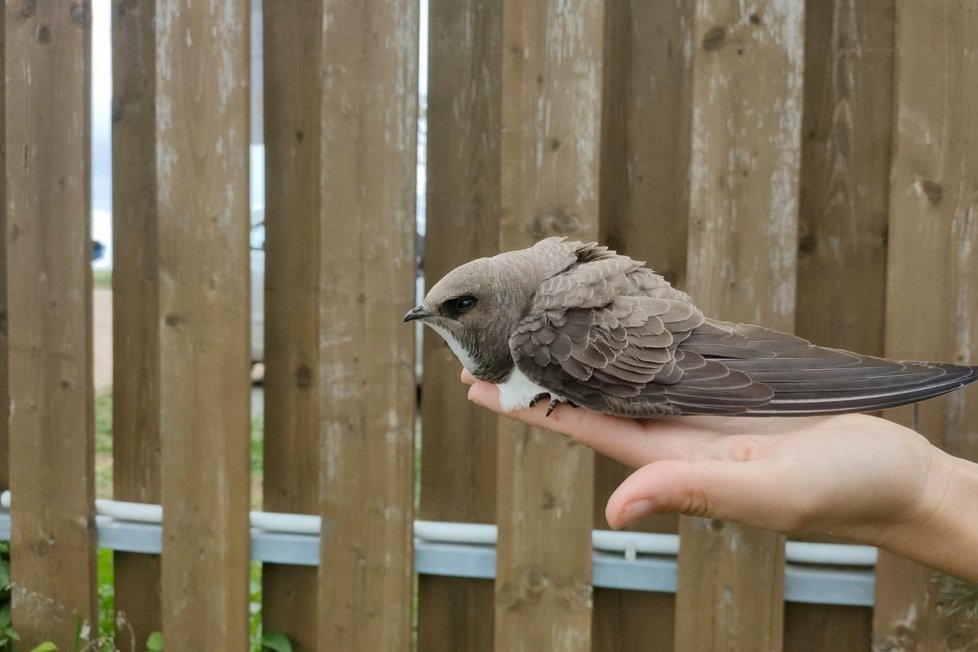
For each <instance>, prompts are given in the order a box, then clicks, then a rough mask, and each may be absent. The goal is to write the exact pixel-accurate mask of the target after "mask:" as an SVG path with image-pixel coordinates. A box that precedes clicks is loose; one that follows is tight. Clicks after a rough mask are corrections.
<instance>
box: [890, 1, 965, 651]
mask: <svg viewBox="0 0 978 652" xmlns="http://www.w3.org/2000/svg"><path fill="white" fill-rule="evenodd" d="M896 24H897V33H896V52H897V55H896V56H897V59H896V77H895V84H896V109H895V110H896V128H895V133H894V157H893V168H892V173H891V176H890V181H891V187H890V258H889V263H890V264H889V272H888V289H889V291H888V294H887V330H886V353H887V355H889V356H891V357H897V358H922V359H933V360H948V361H952V362H958V363H962V364H978V363H976V360H978V286H976V280H978V253H976V252H978V150H976V149H975V147H974V139H975V138H976V137H978V114H976V113H975V111H974V107H975V105H976V103H978V46H976V43H975V39H974V36H973V35H974V33H975V31H976V30H978V2H975V1H974V0H942V1H941V2H935V3H928V4H926V5H922V4H921V3H915V2H907V1H905V0H900V1H898V2H897V20H896ZM935 44H938V45H935ZM893 417H894V418H896V419H898V420H901V421H903V422H904V423H907V424H908V425H909V423H910V419H909V411H908V410H901V411H894V414H893ZM916 425H917V430H918V431H919V432H920V433H921V434H923V435H925V436H927V437H928V438H929V439H931V441H933V442H935V443H936V444H938V445H942V446H943V447H944V448H946V449H947V450H948V451H949V452H951V453H953V454H955V455H959V456H962V457H966V458H968V459H972V460H974V459H978V389H976V388H974V387H970V388H968V389H967V390H965V391H961V392H956V393H954V394H952V395H950V396H948V397H946V398H942V399H938V400H934V401H928V402H926V403H923V404H921V405H920V407H919V408H918V414H917V424H916ZM932 578H933V572H932V571H930V570H929V569H925V568H923V567H921V566H919V565H917V564H914V563H911V562H909V561H907V560H904V559H900V558H898V557H895V556H893V555H883V556H882V557H881V559H880V562H879V564H878V565H877V583H876V611H875V614H874V623H873V625H874V638H875V641H874V642H875V645H877V646H878V647H881V648H882V647H886V646H887V645H889V644H891V643H894V642H896V643H897V644H900V643H902V642H903V641H906V640H912V641H914V643H915V644H916V646H917V647H918V649H927V650H945V649H962V647H965V646H966V641H969V640H970V641H974V640H975V632H974V628H973V624H972V625H971V626H970V627H971V628H970V629H966V628H964V627H962V623H961V622H959V621H951V620H944V619H942V618H941V617H940V616H939V615H938V614H937V612H936V602H937V601H936V599H935V598H936V590H937V587H936V585H935V584H933V583H932V582H931V579H932ZM964 625H967V623H964Z"/></svg>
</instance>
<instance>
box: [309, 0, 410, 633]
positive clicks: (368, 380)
mask: <svg viewBox="0 0 978 652" xmlns="http://www.w3.org/2000/svg"><path fill="white" fill-rule="evenodd" d="M323 10H324V17H323V29H324V30H325V31H324V33H323V36H322V42H323V48H324V50H323V59H322V72H323V97H322V114H321V120H322V122H321V129H322V131H321V146H320V147H321V157H322V169H321V173H320V174H321V186H320V193H321V197H322V213H321V215H320V219H321V220H322V222H321V224H322V225H323V227H322V229H321V232H320V239H319V246H320V256H321V258H320V261H321V264H320V269H321V271H320V276H319V280H320V299H319V300H320V302H321V306H322V308H321V311H320V335H319V337H320V339H319V370H318V372H317V373H318V375H319V378H320V384H319V398H320V406H321V409H322V410H323V413H322V416H323V418H322V419H321V424H322V425H321V428H322V429H323V430H322V431H321V432H320V437H321V440H320V441H321V457H320V473H321V475H320V487H319V488H320V513H321V514H322V517H323V536H322V550H321V559H322V563H321V566H320V575H319V607H318V621H319V632H318V635H319V649H320V650H405V649H409V647H410V645H411V612H412V589H413V573H412V563H413V559H412V523H413V518H414V514H413V497H414V424H415V401H416V395H417V394H416V389H415V382H414V331H413V329H412V328H410V327H408V326H405V325H404V324H403V323H401V318H402V317H403V316H404V314H405V312H407V311H408V310H409V309H410V308H411V307H413V305H414V285H415V283H414V279H415V270H416V263H415V247H414V242H415V198H416V179H415V177H416V172H417V168H416V163H417V153H416V141H417V83H418V80H417V60H418V13H417V12H418V7H417V3H416V2H411V1H409V0H395V1H394V2H389V1H388V2H383V1H381V0H368V1H366V2H360V3H351V2H347V1H346V0H328V1H327V2H325V4H324V9H323Z"/></svg>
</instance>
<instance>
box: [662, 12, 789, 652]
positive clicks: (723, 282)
mask: <svg viewBox="0 0 978 652" xmlns="http://www.w3.org/2000/svg"><path fill="white" fill-rule="evenodd" d="M693 47H694V54H693V90H692V102H693V140H692V160H691V164H690V211H689V213H690V225H689V228H690V232H689V259H688V274H689V287H688V290H689V292H690V293H691V294H692V296H693V298H694V299H695V300H696V301H697V303H698V305H699V306H700V307H702V308H703V310H704V312H705V313H706V314H708V315H711V316H715V317H718V318H722V319H726V320H730V321H742V322H751V323H759V324H762V325H765V326H769V327H772V328H777V329H781V330H791V329H792V328H793V326H794V309H795V272H796V258H797V256H796V252H797V225H798V175H799V168H800V163H801V147H800V136H801V133H800V132H801V110H802V100H803V98H802V78H803V72H804V69H803V67H804V61H803V59H804V57H803V48H804V4H803V3H802V2H800V1H798V0H770V1H768V2H758V3H754V4H753V5H752V6H751V7H750V8H749V9H748V8H746V7H743V6H742V5H741V6H734V5H732V4H730V3H723V2H713V1H706V2H700V3H697V5H696V12H695V17H694V21H693ZM680 535H681V537H682V546H681V548H680V553H679V578H678V582H679V585H678V592H677V598H676V601H677V605H676V609H677V618H676V646H677V649H681V650H736V649H745V650H754V649H756V650H778V649H780V648H781V645H782V636H783V599H784V598H783V594H784V539H783V537H781V536H779V535H776V534H774V533H770V532H763V531H760V530H756V529H753V528H748V527H745V526H741V525H735V524H729V523H721V522H718V521H710V520H704V519H689V518H684V519H681V522H680Z"/></svg>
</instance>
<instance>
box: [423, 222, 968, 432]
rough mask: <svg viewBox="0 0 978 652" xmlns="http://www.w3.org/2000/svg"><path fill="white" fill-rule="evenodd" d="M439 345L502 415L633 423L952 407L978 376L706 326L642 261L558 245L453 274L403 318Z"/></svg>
mask: <svg viewBox="0 0 978 652" xmlns="http://www.w3.org/2000/svg"><path fill="white" fill-rule="evenodd" d="M415 319H419V320H421V321H422V322H423V323H425V324H426V325H428V326H430V327H431V328H433V329H434V330H435V331H436V332H437V333H438V334H439V335H441V336H442V337H443V338H444V339H445V341H446V342H448V345H449V346H450V347H451V349H452V351H453V352H454V353H455V355H456V356H457V357H458V359H459V360H460V361H461V363H462V365H463V366H464V367H465V368H466V369H467V370H468V371H469V372H470V373H471V374H472V375H473V376H475V377H476V378H478V379H480V380H486V381H489V382H492V383H496V384H497V385H498V386H499V399H500V403H501V405H502V407H503V409H504V410H514V409H518V408H524V407H527V406H529V405H533V404H535V403H536V402H537V401H540V400H542V399H550V407H549V409H548V412H547V414H548V415H549V414H550V412H552V411H553V409H554V408H555V407H556V406H557V405H558V404H560V403H563V402H567V403H570V404H573V405H579V406H582V407H586V408H588V409H590V410H594V411H597V412H605V413H608V414H614V415H619V416H627V417H656V416H665V415H689V414H733V415H752V416H759V415H760V416H763V415H768V416H773V415H780V416H802V415H813V414H838V413H843V412H867V411H872V410H879V409H882V408H888V407H894V406H897V405H905V404H908V403H915V402H917V401H922V400H924V399H928V398H932V397H935V396H940V395H941V394H946V393H948V392H951V391H954V390H955V389H958V388H959V387H963V386H964V385H967V384H968V383H971V382H974V381H975V380H978V367H970V366H962V365H954V364H945V363H936V362H896V361H893V360H885V359H883V358H876V357H873V356H868V355H861V354H859V353H852V352H850V351H843V350H840V349H831V348H826V347H821V346H815V345H812V344H811V343H809V342H807V341H806V340H803V339H801V338H799V337H795V336H794V335H789V334H787V333H781V332H778V331H775V330H771V329H768V328H763V327H761V326H752V325H749V324H732V323H729V322H723V321H716V320H713V319H708V318H706V317H704V316H703V313H702V312H700V310H699V308H697V307H696V306H695V305H694V304H693V302H692V300H691V299H690V298H689V296H687V295H686V294H685V293H683V292H681V291H679V290H677V289H675V288H673V287H672V286H671V285H669V283H668V282H667V281H666V280H665V279H663V278H662V277H661V276H660V275H658V274H656V273H655V272H653V271H652V270H650V269H648V268H646V267H644V263H642V262H639V261H635V260H632V259H631V258H628V257H627V256H622V255H619V254H617V253H615V252H614V251H611V250H609V249H608V248H607V247H603V246H600V245H598V244H596V243H588V244H585V243H580V242H568V241H567V240H565V239H564V238H547V239H546V240H543V241H541V242H538V243H537V244H536V245H534V246H532V247H530V248H528V249H522V250H520V251H513V252H509V253H503V254H499V255H498V256H493V257H492V258H480V259H478V260H473V261H471V262H469V263H466V264H464V265H462V266H460V267H458V268H456V269H454V270H453V271H451V272H449V273H448V274H447V275H446V276H445V277H444V278H443V279H441V280H440V281H439V282H438V283H436V284H435V286H434V287H432V288H431V290H430V291H429V292H428V295H427V296H426V297H425V299H424V302H423V303H422V304H421V305H420V306H418V307H416V308H414V309H413V310H411V311H410V312H408V313H407V314H406V315H405V316H404V321H411V320H415Z"/></svg>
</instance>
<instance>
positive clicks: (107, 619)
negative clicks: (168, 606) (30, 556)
mask: <svg viewBox="0 0 978 652" xmlns="http://www.w3.org/2000/svg"><path fill="white" fill-rule="evenodd" d="M263 425H264V424H263V420H262V419H261V418H260V417H256V418H253V419H252V420H251V473H252V481H253V482H252V486H253V489H257V492H256V491H253V492H252V497H253V500H252V502H253V503H257V505H256V508H260V507H261V474H262V463H263V457H264V451H263V446H262V439H263V435H264V433H263ZM95 454H96V467H97V468H96V472H95V487H96V494H97V495H98V496H99V497H110V496H111V495H112V392H103V393H101V394H98V395H97V396H96V397H95ZM0 545H6V544H4V543H0ZM3 554H4V550H3V549H2V548H0V555H3ZM7 568H9V565H8V566H7ZM3 569H4V566H3V558H2V557H0V590H2V589H3V586H4V581H5V580H4V575H3ZM261 571H262V566H261V564H260V563H259V562H251V566H250V569H249V589H250V590H249V598H250V604H249V609H248V625H249V633H250V651H251V652H265V651H266V650H270V651H272V652H291V650H292V645H291V643H290V642H289V639H288V638H287V637H286V636H285V635H283V634H282V633H280V632H267V633H264V632H262V622H261V600H262V594H261ZM114 575H115V573H114V565H113V557H112V551H111V550H99V552H98V602H99V639H98V641H97V642H96V643H95V645H96V647H89V648H86V650H92V651H95V650H102V649H105V650H110V649H112V647H111V641H112V638H113V636H114V635H115V626H116V622H115V621H116V616H117V614H116V611H115V584H114V581H115V580H114ZM7 595H9V593H8V594H7ZM3 596H4V594H3V593H2V592H0V652H3V651H4V650H5V649H6V648H4V647H3V644H2V640H3V636H4V632H5V630H4V626H3V617H4V616H3V608H4V607H3V605H4V602H3ZM6 604H7V605H9V597H8V598H7V603H6ZM7 609H8V612H9V606H8V607H7ZM103 645H104V646H106V647H103ZM159 645H162V637H161V636H154V637H153V640H152V641H151V642H150V645H149V649H150V650H154V649H163V648H159V647H156V646H159Z"/></svg>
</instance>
